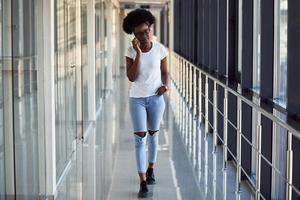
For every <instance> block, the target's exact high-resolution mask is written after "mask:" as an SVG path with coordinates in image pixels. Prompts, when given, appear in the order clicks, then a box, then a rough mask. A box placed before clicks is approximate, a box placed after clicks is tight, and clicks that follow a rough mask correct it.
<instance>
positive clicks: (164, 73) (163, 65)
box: [156, 57, 168, 95]
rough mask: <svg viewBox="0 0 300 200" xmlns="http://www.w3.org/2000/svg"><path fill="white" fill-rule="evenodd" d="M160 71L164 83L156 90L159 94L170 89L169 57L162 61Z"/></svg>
mask: <svg viewBox="0 0 300 200" xmlns="http://www.w3.org/2000/svg"><path fill="white" fill-rule="evenodd" d="M160 73H161V81H162V83H163V85H162V86H161V87H159V88H158V89H157V91H156V94H157V95H162V94H163V93H165V92H166V91H167V90H168V86H167V85H168V62H167V57H165V58H164V59H162V60H161V61H160Z"/></svg>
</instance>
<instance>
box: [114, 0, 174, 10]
mask: <svg viewBox="0 0 300 200" xmlns="http://www.w3.org/2000/svg"><path fill="white" fill-rule="evenodd" d="M119 2H120V5H121V7H124V6H125V5H130V6H132V7H133V8H134V7H135V6H137V5H149V6H150V7H152V8H153V7H161V6H163V5H165V4H166V3H167V2H170V0H119Z"/></svg>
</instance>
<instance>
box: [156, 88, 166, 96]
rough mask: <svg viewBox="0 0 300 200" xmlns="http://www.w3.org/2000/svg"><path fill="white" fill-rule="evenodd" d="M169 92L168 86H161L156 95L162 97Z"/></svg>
mask: <svg viewBox="0 0 300 200" xmlns="http://www.w3.org/2000/svg"><path fill="white" fill-rule="evenodd" d="M167 90H168V88H167V87H166V86H164V85H163V86H160V87H159V88H158V89H157V90H156V94H157V95H159V96H160V95H162V94H163V93H165V92H166V91H167Z"/></svg>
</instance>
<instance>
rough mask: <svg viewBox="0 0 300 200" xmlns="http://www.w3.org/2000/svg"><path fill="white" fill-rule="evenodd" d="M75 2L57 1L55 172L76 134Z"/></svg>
mask: <svg viewBox="0 0 300 200" xmlns="http://www.w3.org/2000/svg"><path fill="white" fill-rule="evenodd" d="M75 5H76V1H75V0H67V1H63V0H56V1H55V60H56V63H55V65H56V66H55V101H56V102H55V115H56V116H55V117H56V127H55V128H56V175H57V180H59V177H60V176H61V174H62V172H63V171H64V169H65V167H66V165H67V163H68V162H69V160H70V156H71V155H72V152H73V142H74V140H75V137H76V67H77V66H76V36H75V33H76V31H75V30H76V23H77V20H76V9H75V8H76V6H75Z"/></svg>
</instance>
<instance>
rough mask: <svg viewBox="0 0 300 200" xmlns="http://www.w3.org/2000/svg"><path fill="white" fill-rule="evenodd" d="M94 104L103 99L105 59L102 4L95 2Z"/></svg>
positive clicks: (98, 1) (98, 0)
mask: <svg viewBox="0 0 300 200" xmlns="http://www.w3.org/2000/svg"><path fill="white" fill-rule="evenodd" d="M95 9H96V19H95V23H96V104H97V108H98V106H99V103H100V102H101V98H103V97H104V92H105V87H104V83H105V82H104V81H105V80H104V77H105V71H104V70H105V68H104V61H105V60H104V57H105V54H106V53H105V52H106V51H105V41H104V34H105V33H104V32H105V27H104V23H105V22H104V17H105V16H104V2H103V1H100V0H97V1H96V6H95Z"/></svg>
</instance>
